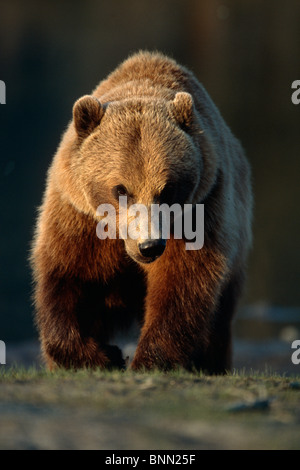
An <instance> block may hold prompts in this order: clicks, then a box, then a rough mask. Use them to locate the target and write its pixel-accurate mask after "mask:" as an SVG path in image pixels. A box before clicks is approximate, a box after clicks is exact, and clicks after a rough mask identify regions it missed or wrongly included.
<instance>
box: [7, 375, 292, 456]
mask: <svg viewBox="0 0 300 470" xmlns="http://www.w3.org/2000/svg"><path fill="white" fill-rule="evenodd" d="M0 448H1V449H107V450H108V449H118V450H121V449H126V450H131V449H158V450H159V449H168V450H174V449H177V450H178V449H299V448H300V376H299V375H298V376H294V377H284V376H279V375H274V374H272V373H266V374H255V373H252V374H249V373H243V372H239V373H234V374H232V375H228V376H224V377H208V376H204V375H201V374H189V373H186V372H184V371H176V372H172V373H168V374H163V373H159V372H155V373H146V374H136V373H131V372H129V371H126V372H123V373H122V372H101V371H93V372H92V371H81V372H67V371H63V370H61V371H56V372H55V373H50V372H46V371H45V370H43V369H29V370H25V369H20V368H8V369H7V368H6V369H5V368H3V367H1V369H0Z"/></svg>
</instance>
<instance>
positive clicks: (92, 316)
mask: <svg viewBox="0 0 300 470" xmlns="http://www.w3.org/2000/svg"><path fill="white" fill-rule="evenodd" d="M101 290H102V289H101V286H99V285H98V284H97V283H93V282H82V281H81V280H80V279H78V278H72V277H67V276H60V275H59V274H58V273H51V274H48V275H47V276H43V277H40V278H39V280H38V283H37V287H36V294H35V299H36V307H37V325H38V328H39V332H40V339H41V344H42V352H43V355H44V358H45V360H46V362H47V365H48V366H49V368H50V369H53V368H54V367H56V366H60V367H65V368H75V369H78V368H83V367H101V368H111V367H117V368H122V367H124V361H123V358H122V354H121V351H120V349H119V348H118V347H116V346H110V345H108V344H106V341H107V339H108V338H107V337H106V336H105V325H103V316H101V314H103V311H102V312H101V309H103V310H104V303H103V295H102V292H101Z"/></svg>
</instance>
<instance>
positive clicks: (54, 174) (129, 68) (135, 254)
mask: <svg viewBox="0 0 300 470" xmlns="http://www.w3.org/2000/svg"><path fill="white" fill-rule="evenodd" d="M118 185H122V186H123V187H125V188H126V190H127V193H128V195H129V202H130V201H131V202H139V203H142V204H145V205H146V206H147V207H148V206H150V204H151V203H153V202H157V201H159V202H161V201H162V200H163V197H165V198H166V201H165V202H169V203H170V204H171V203H173V202H179V203H180V204H184V203H193V204H197V203H204V204H205V239H204V246H203V248H202V249H201V250H197V251H189V250H186V248H185V241H184V240H177V239H174V238H172V237H171V238H170V239H169V240H168V241H167V244H166V249H165V251H164V253H163V254H162V255H161V256H160V257H159V258H158V259H156V260H155V261H153V262H152V263H146V262H144V260H143V258H142V257H141V255H140V253H139V250H138V243H137V242H136V241H135V240H126V241H124V240H122V239H116V240H111V239H105V240H99V238H97V236H96V224H97V222H98V221H99V218H98V217H97V216H96V209H97V207H98V206H99V205H100V204H101V203H110V204H112V205H114V206H115V207H116V209H117V203H118V201H117V200H116V197H115V195H114V193H113V188H116V187H118ZM251 209H252V195H251V185H250V170H249V166H248V163H247V161H246V159H245V156H244V153H243V150H242V148H241V146H240V144H239V142H238V141H237V140H236V139H235V137H234V136H233V135H232V133H231V131H230V130H229V128H228V127H227V126H226V124H225V123H224V120H223V119H222V117H221V115H220V113H219V112H218V110H217V108H216V107H215V105H214V103H213V102H212V100H211V99H210V97H209V96H208V94H207V92H206V91H205V90H204V88H203V87H202V85H201V84H200V83H199V82H198V81H197V79H196V78H195V77H194V75H193V74H192V73H191V72H190V71H189V70H187V69H186V68H184V67H182V66H180V65H178V64H177V63H176V62H175V61H173V60H172V59H169V58H167V57H165V56H163V55H161V54H158V53H148V52H140V53H138V54H135V55H133V56H132V57H130V58H129V59H128V60H126V61H125V62H124V63H123V64H121V65H120V66H119V67H118V68H117V69H116V70H115V71H114V72H113V73H112V74H111V75H109V76H108V78H107V79H106V80H104V81H102V82H100V84H99V86H98V87H97V88H96V89H95V90H94V92H93V93H92V95H88V96H85V97H83V98H81V99H80V100H78V101H77V102H76V103H75V105H74V108H73V120H72V121H71V122H70V124H69V127H68V129H67V131H66V132H65V134H64V136H63V138H62V141H61V144H60V146H59V148H58V151H57V153H56V155H55V157H54V160H53V163H52V165H51V167H50V169H49V173H48V179H47V187H46V191H45V195H44V199H43V203H42V205H41V208H40V211H39V216H38V220H37V225H36V233H35V238H34V241H33V247H32V254H31V261H32V266H33V272H34V281H35V305H36V321H37V326H38V329H39V333H40V339H41V344H42V349H43V353H44V357H45V359H46V361H47V363H48V365H49V367H50V368H51V367H54V366H55V365H57V366H63V367H75V368H79V367H95V366H100V367H102V368H107V367H123V365H124V361H123V358H122V354H121V351H120V350H119V349H118V348H117V347H116V346H112V345H111V344H110V341H111V339H112V337H113V335H114V334H115V333H116V332H117V331H118V330H120V329H123V328H126V327H128V326H130V324H131V323H132V322H133V320H135V319H137V320H138V321H139V322H140V324H141V334H140V338H139V342H138V346H137V349H136V353H135V356H134V358H133V361H132V364H131V368H132V369H134V370H138V369H142V368H146V369H151V368H155V367H158V368H160V369H163V370H167V369H170V368H174V367H177V366H182V367H184V368H186V369H189V370H192V369H193V368H196V369H202V370H205V371H207V372H209V373H224V372H225V371H226V370H228V369H229V368H230V361H231V320H232V315H233V313H234V310H235V307H236V303H237V301H238V299H239V296H240V292H241V288H242V284H243V279H244V275H245V269H246V258H247V253H248V249H249V246H250V244H251Z"/></svg>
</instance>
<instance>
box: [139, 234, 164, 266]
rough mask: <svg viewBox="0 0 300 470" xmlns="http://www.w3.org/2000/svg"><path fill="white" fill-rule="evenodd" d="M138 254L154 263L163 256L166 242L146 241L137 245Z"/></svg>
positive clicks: (162, 240) (160, 240)
mask: <svg viewBox="0 0 300 470" xmlns="http://www.w3.org/2000/svg"><path fill="white" fill-rule="evenodd" d="M138 247H139V252H140V254H141V255H142V256H143V257H144V258H147V259H148V260H151V261H154V260H155V259H156V258H159V256H161V255H162V254H163V252H164V251H165V248H166V240H164V239H162V238H159V239H156V240H147V241H145V242H143V243H139V245H138Z"/></svg>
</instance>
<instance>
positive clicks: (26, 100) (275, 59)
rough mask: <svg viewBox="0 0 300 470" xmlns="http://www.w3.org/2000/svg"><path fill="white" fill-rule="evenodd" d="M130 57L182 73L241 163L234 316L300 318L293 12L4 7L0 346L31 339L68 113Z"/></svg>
mask: <svg viewBox="0 0 300 470" xmlns="http://www.w3.org/2000/svg"><path fill="white" fill-rule="evenodd" d="M139 49H150V50H160V51H162V52H164V53H166V54H169V55H171V56H172V57H174V58H175V59H176V60H177V61H179V62H180V63H182V64H183V65H186V66H188V67H189V68H191V69H192V70H193V71H194V73H195V74H196V76H197V77H198V78H199V80H200V81H201V82H202V83H203V84H204V86H205V87H206V89H207V90H208V92H209V93H210V95H211V96H212V98H213V100H214V101H215V103H216V104H217V106H218V107H219V109H220V111H221V112H222V114H223V116H224V118H225V120H226V121H227V123H228V124H229V125H230V126H231V128H232V130H233V132H234V133H235V134H236V135H237V137H238V138H239V139H240V140H241V141H242V143H243V146H244V148H245V150H246V152H247V155H248V158H249V161H250V163H251V165H252V169H253V188H254V194H255V214H254V246H253V250H252V252H251V256H250V259H249V278H248V284H247V289H246V292H245V296H244V300H243V305H250V306H251V305H254V306H255V305H270V306H276V307H277V306H279V307H280V308H281V309H283V311H284V309H286V311H288V309H289V308H292V307H298V306H300V285H299V279H300V251H299V230H300V221H299V199H300V198H299V196H300V186H299V169H300V165H299V159H300V152H299V151H300V143H299V130H300V129H299V127H300V126H299V124H300V105H299V106H295V105H293V104H292V102H291V94H292V90H291V84H292V82H293V81H294V80H296V79H300V2H299V0H287V1H285V2H282V1H280V0H244V1H239V0H236V1H234V0H224V1H218V0H126V1H121V0H119V1H118V0H110V1H109V2H107V1H96V0H86V1H84V2H83V1H74V0H72V1H71V0H65V1H58V0H40V1H33V0H29V1H26V2H24V1H21V0H8V1H6V0H2V1H1V3H0V79H1V80H4V82H5V83H6V105H0V136H1V145H0V158H1V160H0V204H1V205H0V215H1V229H0V250H1V265H0V269H1V273H0V275H1V279H0V288H1V291H0V315H1V318H0V339H2V340H4V341H17V340H24V339H26V338H31V337H34V336H35V335H36V332H35V329H34V326H33V309H32V305H31V300H30V295H31V273H30V268H29V265H28V261H27V259H28V252H29V248H30V240H31V237H32V233H33V226H34V221H35V216H36V209H37V206H38V205H39V204H40V201H41V197H42V193H43V189H44V185H45V175H46V171H47V168H48V166H49V164H50V162H51V159H52V157H53V154H54V152H55V150H56V147H57V145H58V143H59V140H60V137H61V134H62V132H63V130H64V129H65V127H66V125H67V123H68V121H69V119H70V118H71V109H72V106H73V103H74V101H75V100H76V99H77V98H78V97H80V96H81V95H83V94H86V93H90V92H91V91H92V90H93V89H94V87H95V86H96V84H97V83H98V82H99V81H100V80H101V79H102V78H105V76H106V75H107V74H108V73H109V72H110V71H112V70H113V69H114V68H115V67H116V66H117V65H118V64H119V62H120V61H122V60H124V59H125V58H126V57H127V56H128V55H129V54H130V53H132V52H135V51H137V50H139ZM299 320H300V319H299Z"/></svg>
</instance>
